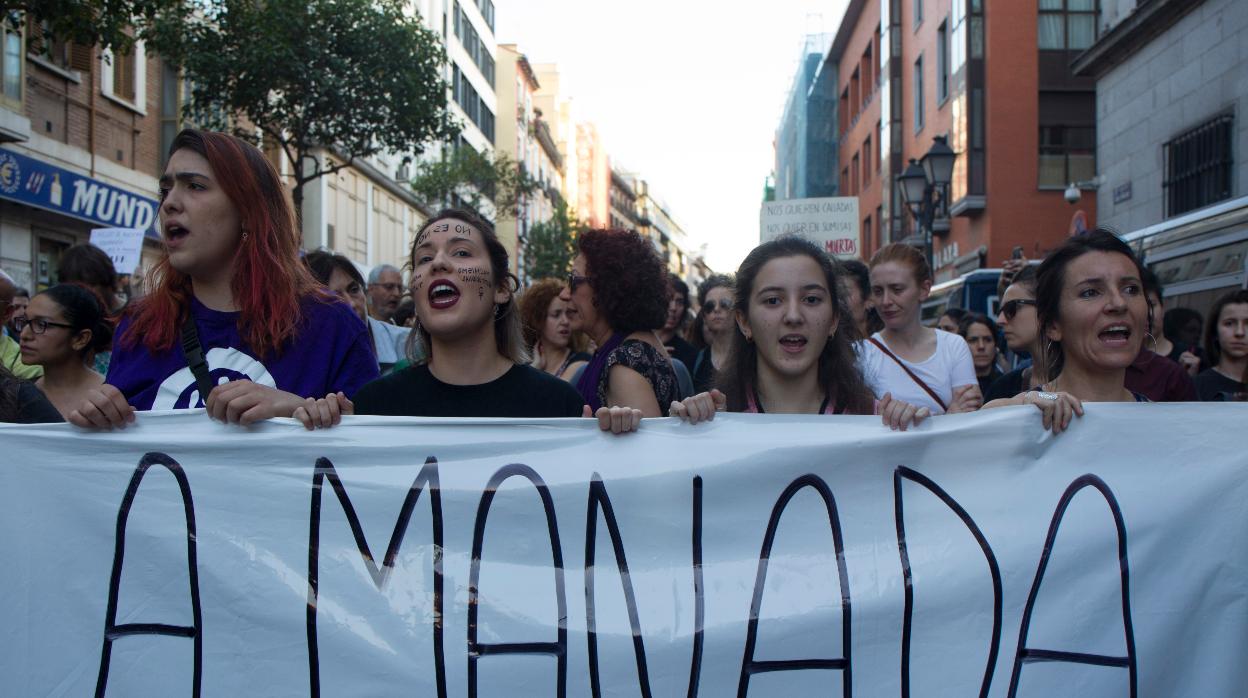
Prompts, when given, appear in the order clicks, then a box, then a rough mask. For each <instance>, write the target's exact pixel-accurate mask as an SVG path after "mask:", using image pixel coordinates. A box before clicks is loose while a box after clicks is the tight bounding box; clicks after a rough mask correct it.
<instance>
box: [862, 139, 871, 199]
mask: <svg viewBox="0 0 1248 698" xmlns="http://www.w3.org/2000/svg"><path fill="white" fill-rule="evenodd" d="M870 186H871V136H867V140H866V142H865V143H863V144H862V188H863V189H866V188H868V187H870Z"/></svg>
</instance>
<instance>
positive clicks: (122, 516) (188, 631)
mask: <svg viewBox="0 0 1248 698" xmlns="http://www.w3.org/2000/svg"><path fill="white" fill-rule="evenodd" d="M153 465H163V466H164V467H165V468H166V469H168V470H169V472H170V473H172V474H173V477H174V479H175V480H177V482H178V489H179V490H180V491H181V493H182V509H183V511H185V512H186V567H187V573H188V574H187V576H188V578H189V579H190V587H191V625H189V626H187V625H167V624H164V623H125V624H122V625H117V595H118V592H119V591H120V589H119V587H120V586H121V568H122V564H123V562H124V559H125V555H126V523H127V521H129V519H130V508H131V507H132V506H133V505H134V497H135V495H136V494H138V491H139V484H140V483H142V482H143V477H144V476H145V475H147V471H148V469H150V468H151V467H152V466H153ZM132 635H167V636H169V637H184V638H190V639H191V640H192V642H194V669H193V678H192V683H191V695H192V696H194V697H195V698H198V697H199V687H200V686H199V685H200V681H201V678H202V674H203V663H202V662H203V642H204V624H203V619H202V618H201V617H200V611H199V562H198V555H197V553H196V542H195V503H194V502H193V501H192V499H191V485H190V483H188V482H187V480H186V473H185V472H183V470H182V466H181V465H179V464H178V462H177V461H175V460H174V459H172V458H170V457H169V456H167V455H165V454H163V453H148V454H146V455H144V456H143V458H142V459H140V460H139V465H138V467H137V468H135V470H134V475H133V476H131V478H130V486H129V487H127V488H126V494H125V496H124V497H122V499H121V510H120V511H118V512H117V534H116V542H115V547H114V549H113V573H112V575H111V576H110V577H109V580H108V611H107V613H106V615H105V617H104V649H103V650H102V651H101V653H100V674H99V678H98V679H97V680H96V683H95V695H96V697H97V698H102V697H103V696H104V695H105V694H106V693H107V692H108V668H109V662H110V659H111V657H112V653H113V642H114V641H115V640H118V639H120V638H123V637H127V636H132Z"/></svg>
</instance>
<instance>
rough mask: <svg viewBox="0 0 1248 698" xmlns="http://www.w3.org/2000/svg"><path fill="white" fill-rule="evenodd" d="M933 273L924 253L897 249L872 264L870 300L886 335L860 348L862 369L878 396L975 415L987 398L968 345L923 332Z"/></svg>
mask: <svg viewBox="0 0 1248 698" xmlns="http://www.w3.org/2000/svg"><path fill="white" fill-rule="evenodd" d="M931 290H932V272H931V269H930V268H929V267H928V264H927V259H925V258H924V257H923V253H921V252H919V251H918V250H917V249H915V248H914V247H911V246H910V245H903V244H897V243H894V244H892V245H887V246H885V247H883V248H881V249H880V250H879V251H878V252H876V253H875V256H873V257H872V258H871V297H872V299H873V301H874V304H875V309H876V310H877V311H878V312H879V314H880V318H881V319H882V320H883V321H884V329H882V330H880V331H879V332H876V333H875V334H873V335H871V336H870V337H867V338H866V340H865V341H863V342H860V343H859V344H858V354H859V365H860V366H861V367H862V373H863V376H864V377H865V378H866V380H867V384H868V385H870V386H871V388H872V390H874V391H875V394H876V395H883V394H884V393H891V394H892V395H893V396H894V397H896V398H899V399H901V400H904V401H906V402H909V403H911V404H914V405H921V406H924V407H927V408H928V409H930V410H931V411H932V412H933V414H940V413H943V412H974V411H975V410H977V409H979V406H980V403H981V402H982V399H983V396H982V394H981V393H980V391H979V383H978V381H977V380H976V378H975V365H974V362H973V361H972V360H971V352H970V349H969V348H968V347H967V345H966V342H965V341H964V340H963V339H962V338H961V337H959V336H958V335H956V334H951V333H949V332H945V331H944V330H937V329H932V328H930V327H924V326H923V324H922V322H921V319H922V314H921V310H922V306H923V301H925V300H927V296H928V293H930V292H931Z"/></svg>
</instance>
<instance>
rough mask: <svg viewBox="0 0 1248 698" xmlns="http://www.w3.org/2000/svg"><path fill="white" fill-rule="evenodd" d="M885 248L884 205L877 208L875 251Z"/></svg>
mask: <svg viewBox="0 0 1248 698" xmlns="http://www.w3.org/2000/svg"><path fill="white" fill-rule="evenodd" d="M883 246H884V204H880V205H879V206H876V207H875V249H877V250H878V249H880V248H881V247H883Z"/></svg>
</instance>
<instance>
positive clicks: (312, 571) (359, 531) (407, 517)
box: [307, 456, 446, 698]
mask: <svg viewBox="0 0 1248 698" xmlns="http://www.w3.org/2000/svg"><path fill="white" fill-rule="evenodd" d="M325 480H328V481H329V486H330V487H331V488H333V490H334V494H336V495H337V496H338V502H339V503H340V504H341V505H342V511H343V513H344V514H346V516H347V525H348V526H350V527H351V535H352V536H353V537H354V538H355V545H356V547H358V548H359V550H360V557H362V558H363V559H364V564H365V565H366V566H367V567H368V573H369V575H371V576H372V578H373V584H374V585H375V586H376V587H377V590H378V591H381V590H382V589H384V588H385V586H386V582H387V581H388V580H389V579H390V574H391V573H392V572H394V559H395V557H397V556H398V554H399V548H401V547H402V546H403V536H404V535H406V534H407V528H408V524H409V523H410V521H411V519H412V510H413V509H414V508H415V507H416V502H417V501H418V500H419V499H420V493H421V492H422V491H423V490H424V488H425V487H428V488H429V508H430V512H431V514H432V517H433V665H434V674H435V680H436V682H437V687H438V696H439V698H446V657H445V653H444V651H443V648H442V603H443V601H442V495H441V493H440V492H439V480H438V460H437V459H436V458H433V457H432V456H431V457H429V458H428V459H427V460H426V461H425V465H424V467H422V468H421V469H420V472H419V473H417V475H416V479H415V480H413V481H412V485H411V487H409V488H408V490H407V496H406V497H405V498H404V499H403V506H401V507H399V518H398V519H397V520H396V521H395V522H394V532H393V533H391V534H390V545H389V547H387V548H386V556H385V557H384V558H382V562H381V568H380V569H379V568H378V567H377V562H376V559H375V558H374V557H373V553H372V551H371V550H369V547H368V540H367V539H366V538H365V537H364V529H363V527H361V526H360V517H359V516H358V515H356V513H355V507H354V506H352V504H351V498H350V497H348V496H347V489H346V488H345V487H343V485H342V480H341V479H339V477H338V471H337V470H336V469H335V468H334V464H333V463H332V462H330V460H329V459H328V458H318V459H317V460H316V471H315V472H314V473H313V475H312V514H311V517H310V525H309V529H308V610H307V626H308V628H307V630H308V674H309V680H310V682H311V683H310V686H311V690H310V695H311V696H313V698H316V697H317V696H319V695H321V660H320V651H319V649H318V648H317V643H316V608H317V597H318V594H319V590H320V582H319V579H318V577H319V574H320V545H321V488H322V486H323V483H324V481H325Z"/></svg>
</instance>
